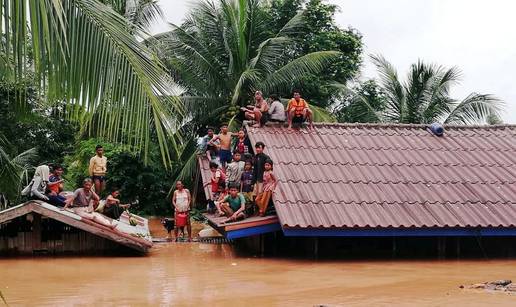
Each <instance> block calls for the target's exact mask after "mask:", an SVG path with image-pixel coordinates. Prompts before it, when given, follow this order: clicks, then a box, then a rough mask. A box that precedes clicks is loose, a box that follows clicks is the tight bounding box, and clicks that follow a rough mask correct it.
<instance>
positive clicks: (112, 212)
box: [102, 188, 131, 220]
mask: <svg viewBox="0 0 516 307" xmlns="http://www.w3.org/2000/svg"><path fill="white" fill-rule="evenodd" d="M118 197H120V189H119V188H113V189H112V190H111V193H110V194H109V195H108V196H107V197H106V200H105V203H104V210H103V212H102V213H103V214H104V215H105V216H107V217H110V218H112V219H114V220H118V219H119V218H120V216H121V215H122V213H124V211H125V210H127V209H128V208H129V207H130V206H131V205H129V204H124V205H123V204H121V203H120V199H118Z"/></svg>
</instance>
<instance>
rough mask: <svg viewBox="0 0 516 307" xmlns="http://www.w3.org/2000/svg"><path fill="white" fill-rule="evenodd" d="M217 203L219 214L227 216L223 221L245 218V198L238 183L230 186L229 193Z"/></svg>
mask: <svg viewBox="0 0 516 307" xmlns="http://www.w3.org/2000/svg"><path fill="white" fill-rule="evenodd" d="M216 204H217V209H218V212H219V215H220V216H226V217H227V219H226V220H224V221H223V222H222V223H229V222H236V221H239V220H242V219H244V218H245V213H244V212H245V198H244V195H242V193H239V192H238V186H236V185H232V186H230V187H229V195H227V196H226V197H225V198H224V199H223V200H222V202H220V203H216Z"/></svg>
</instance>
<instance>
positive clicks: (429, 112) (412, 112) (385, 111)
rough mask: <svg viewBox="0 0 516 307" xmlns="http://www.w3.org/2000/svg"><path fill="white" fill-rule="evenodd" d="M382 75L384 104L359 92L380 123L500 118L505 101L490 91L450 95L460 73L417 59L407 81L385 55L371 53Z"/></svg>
mask: <svg viewBox="0 0 516 307" xmlns="http://www.w3.org/2000/svg"><path fill="white" fill-rule="evenodd" d="M371 60H372V62H373V64H374V65H375V66H376V67H377V69H378V73H379V75H380V78H379V84H380V89H381V90H382V92H383V99H384V100H385V101H384V106H383V108H382V109H377V108H375V107H374V106H373V105H372V104H370V103H369V102H368V97H366V96H363V95H357V96H356V99H357V101H360V102H362V103H363V104H364V105H366V106H367V108H368V109H369V111H370V113H371V115H373V118H376V119H377V121H379V122H395V123H417V124H428V123H432V122H442V123H445V124H464V125H467V124H475V123H476V124H478V123H487V121H488V120H489V119H490V118H493V117H495V118H498V117H499V114H500V110H501V107H502V102H501V101H500V100H499V99H498V98H496V97H494V96H493V95H490V94H478V93H471V94H469V95H468V96H467V97H466V98H465V99H463V100H457V99H454V98H452V97H451V96H450V89H451V87H452V86H453V85H456V84H458V83H459V80H460V77H461V72H460V71H459V69H457V68H456V67H452V68H449V69H446V68H444V67H442V66H439V65H429V64H426V63H424V62H422V61H418V62H417V63H416V64H413V65H412V66H411V67H410V70H409V72H408V76H407V79H406V81H404V82H403V81H400V79H399V77H398V73H397V71H396V69H395V68H394V67H393V66H392V64H391V63H389V62H388V61H387V60H385V58H384V57H382V56H371Z"/></svg>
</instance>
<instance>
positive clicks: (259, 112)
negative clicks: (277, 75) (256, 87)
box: [241, 91, 269, 128]
mask: <svg viewBox="0 0 516 307" xmlns="http://www.w3.org/2000/svg"><path fill="white" fill-rule="evenodd" d="M241 110H242V111H244V112H245V114H244V115H245V118H247V119H251V120H254V121H255V122H256V123H255V124H254V125H253V127H256V128H257V127H260V126H263V125H265V123H266V122H267V119H268V115H269V113H268V111H269V105H268V104H267V101H266V100H265V99H263V94H262V92H260V91H256V92H255V93H254V105H249V106H247V108H245V107H242V108H241Z"/></svg>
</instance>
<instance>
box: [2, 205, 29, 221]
mask: <svg viewBox="0 0 516 307" xmlns="http://www.w3.org/2000/svg"><path fill="white" fill-rule="evenodd" d="M32 206H33V204H32V202H27V203H24V204H21V205H19V206H16V207H12V208H9V209H7V210H4V211H2V212H0V224H2V223H5V222H7V221H10V220H12V219H15V218H17V217H19V216H22V215H25V214H27V213H29V212H31V211H32Z"/></svg>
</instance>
